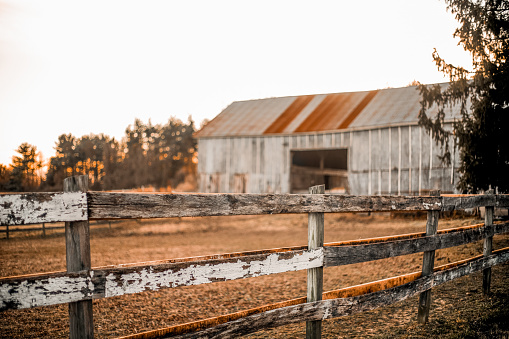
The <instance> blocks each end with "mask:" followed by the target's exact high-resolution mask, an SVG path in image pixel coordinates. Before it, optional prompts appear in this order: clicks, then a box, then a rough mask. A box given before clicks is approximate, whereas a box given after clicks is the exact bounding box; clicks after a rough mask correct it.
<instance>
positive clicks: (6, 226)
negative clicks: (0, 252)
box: [5, 225, 9, 240]
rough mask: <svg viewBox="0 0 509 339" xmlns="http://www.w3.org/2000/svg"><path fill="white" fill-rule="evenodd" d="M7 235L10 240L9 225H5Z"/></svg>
mask: <svg viewBox="0 0 509 339" xmlns="http://www.w3.org/2000/svg"><path fill="white" fill-rule="evenodd" d="M5 235H6V236H7V240H9V225H5Z"/></svg>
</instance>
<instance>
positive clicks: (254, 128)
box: [196, 97, 297, 138]
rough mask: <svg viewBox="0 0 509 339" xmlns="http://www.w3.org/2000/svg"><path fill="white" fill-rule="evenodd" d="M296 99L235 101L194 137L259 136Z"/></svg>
mask: <svg viewBox="0 0 509 339" xmlns="http://www.w3.org/2000/svg"><path fill="white" fill-rule="evenodd" d="M296 98H297V97H285V98H269V99H261V100H249V101H236V102H233V103H232V104H231V105H230V106H228V107H226V108H225V109H224V111H222V112H221V113H220V114H219V115H218V116H216V117H215V118H214V119H213V120H212V121H210V122H209V123H208V124H207V126H205V127H204V128H203V129H202V130H200V131H198V132H197V133H196V137H198V138H202V137H215V136H228V135H261V134H263V132H264V131H265V130H266V129H267V128H269V126H271V125H272V124H273V123H274V121H275V120H276V119H278V118H279V116H280V115H281V114H282V113H283V112H284V111H285V110H286V109H287V108H288V106H290V105H291V104H292V103H293V102H294V101H295V99H296Z"/></svg>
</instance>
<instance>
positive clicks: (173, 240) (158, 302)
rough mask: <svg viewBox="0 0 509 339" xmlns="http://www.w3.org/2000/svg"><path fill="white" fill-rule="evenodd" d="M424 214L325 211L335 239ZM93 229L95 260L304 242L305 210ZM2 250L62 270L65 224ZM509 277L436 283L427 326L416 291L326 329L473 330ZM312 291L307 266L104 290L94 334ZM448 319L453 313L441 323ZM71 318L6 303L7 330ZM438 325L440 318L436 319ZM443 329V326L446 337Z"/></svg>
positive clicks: (338, 277)
mask: <svg viewBox="0 0 509 339" xmlns="http://www.w3.org/2000/svg"><path fill="white" fill-rule="evenodd" d="M479 222H481V221H480V220H474V219H449V220H445V219H442V220H440V222H439V229H446V228H452V227H458V226H464V225H469V224H474V223H479ZM425 223H426V221H425V219H422V218H421V219H411V218H395V219H394V218H390V216H389V215H388V214H377V215H375V214H372V215H367V214H357V215H354V214H327V215H326V217H325V225H326V231H325V241H326V242H336V241H343V240H355V239H361V238H369V237H378V236H388V235H396V234H404V233H413V232H422V231H424V230H425ZM91 237H92V242H91V248H92V265H93V266H104V265H113V264H122V263H133V262H141V261H150V260H160V259H167V258H178V257H188V256H199V255H208V254H215V253H228V252H237V251H248V250H259V249H266V248H275V247H288V246H297V245H305V244H306V243H307V216H306V215H273V216H256V217H252V216H240V217H208V218H182V219H177V218H175V219H164V220H162V219H161V220H150V221H148V220H146V221H142V222H137V221H125V222H121V223H114V224H112V229H111V230H109V229H108V225H107V224H104V225H102V226H101V225H98V226H94V227H93V228H92V236H91ZM507 246H509V236H507V235H499V236H496V237H495V241H494V249H497V248H501V247H507ZM480 253H482V242H476V243H472V244H469V245H464V246H459V247H455V248H452V249H445V250H440V251H437V254H436V264H437V265H442V264H446V263H449V262H453V261H457V260H460V259H465V258H468V257H471V256H474V255H478V254H480ZM0 257H1V258H2V260H1V264H0V275H1V276H3V277H5V276H12V275H19V274H29V273H38V272H48V271H59V270H65V244H64V237H63V230H55V231H50V232H48V235H47V237H46V238H44V239H42V238H41V236H40V233H37V232H35V233H34V232H33V233H22V232H20V233H16V234H14V236H13V238H11V239H10V240H5V239H2V240H0ZM421 264H422V254H415V255H408V256H402V257H398V258H390V259H385V260H378V261H374V262H368V263H362V264H355V265H348V266H342V267H333V268H327V269H325V270H324V290H325V291H328V290H332V289H338V288H341V287H346V286H350V285H356V284H360V283H365V282H369V281H373V280H378V279H383V278H388V277H392V276H396V275H401V274H404V273H410V272H414V271H419V270H420V268H421ZM508 278H509V266H508V265H501V266H500V267H496V268H494V270H493V291H494V294H493V296H492V297H491V299H490V298H484V297H483V296H482V295H481V284H482V282H481V279H482V278H481V277H480V275H479V274H476V275H472V276H469V277H465V278H461V279H458V280H456V281H454V282H451V283H448V284H445V285H443V286H441V287H439V288H437V289H435V290H434V291H433V297H432V298H433V304H432V309H431V315H430V323H429V324H428V325H426V326H424V327H423V326H418V325H417V324H416V314H417V300H416V298H411V299H409V300H407V301H404V302H402V303H398V304H395V305H392V306H389V307H385V308H381V309H378V310H374V311H370V312H366V313H362V314H359V315H354V316H349V317H344V318H339V319H334V320H329V321H325V322H324V325H323V328H324V331H323V332H324V337H330V338H337V337H366V336H379V337H394V336H395V337H422V338H424V337H428V336H431V337H432V336H433V335H434V334H433V333H435V332H436V329H437V328H438V329H443V330H444V331H446V332H444V333H445V336H446V337H447V333H449V332H450V334H451V335H453V334H454V333H470V332H468V331H471V329H470V327H471V324H473V323H475V321H478V320H480V319H481V320H482V319H483V317H482V314H481V313H479V312H481V310H484V311H483V312H484V314H491V313H486V312H487V311H486V310H490V312H491V311H492V310H495V311H497V310H499V308H500V307H502V311H504V307H503V306H500V307H499V308H496V307H494V305H495V304H497V302H499V301H500V300H505V299H503V298H504V297H505V296H507V295H508V294H509V291H508V290H509V288H508V287H507V286H508V285H509V281H508ZM305 294H306V272H304V271H302V272H291V273H284V274H278V275H272V276H266V277H258V278H250V279H244V280H237V281H230V282H223V283H215V284H208V285H200V286H192V287H184V288H175V289H168V290H163V291H158V292H145V293H140V294H136V295H127V296H121V297H114V298H108V299H101V300H97V301H94V324H95V335H96V337H97V338H109V337H115V336H121V335H127V334H131V333H135V332H140V331H148V330H153V329H156V328H161V327H167V326H171V325H175V324H179V323H183V322H189V321H194V320H198V319H204V318H208V317H213V316H218V315H221V314H226V313H231V312H235V311H239V310H244V309H248V308H253V307H257V306H261V305H264V304H267V303H273V302H278V301H284V300H288V299H292V298H297V297H301V296H304V295H305ZM497 298H498V299H497ZM501 298H502V299H501ZM497 305H498V304H497ZM495 306H496V305H495ZM506 307H507V306H506ZM493 317H495V316H493ZM493 317H492V318H493ZM444 319H445V320H447V321H445V323H442V322H443V321H444ZM67 321H68V320H67V305H58V306H50V307H43V308H35V309H29V310H16V311H8V312H4V313H2V314H1V316H0V336H1V337H2V338H33V337H62V338H63V337H68V324H67ZM432 325H433V327H430V326H432ZM452 325H454V326H452ZM437 326H438V327H437ZM469 326H470V327H469ZM500 326H502V327H500ZM500 326H499V330H500V331H502V332H500V333H509V332H503V331H504V329H503V328H504V326H506V325H504V324H503V323H502V324H501V325H500ZM447 329H449V330H447ZM508 330H509V329H508ZM304 331H305V330H304V324H297V325H291V326H284V327H281V328H278V329H274V330H268V331H262V332H259V333H256V334H252V335H250V336H249V337H252V338H262V337H264V338H272V337H283V338H294V337H301V338H302V337H303V336H304ZM434 331H435V332H434ZM447 331H449V332H447ZM461 331H463V332H461ZM465 331H466V332H465ZM472 331H473V330H472ZM444 333H439V334H436V335H437V336H440V337H443V336H444ZM472 333H477V332H475V331H474V332H472ZM494 333H495V332H494ZM452 337H454V336H452ZM474 337H477V335H475V336H474ZM488 337H489V336H488Z"/></svg>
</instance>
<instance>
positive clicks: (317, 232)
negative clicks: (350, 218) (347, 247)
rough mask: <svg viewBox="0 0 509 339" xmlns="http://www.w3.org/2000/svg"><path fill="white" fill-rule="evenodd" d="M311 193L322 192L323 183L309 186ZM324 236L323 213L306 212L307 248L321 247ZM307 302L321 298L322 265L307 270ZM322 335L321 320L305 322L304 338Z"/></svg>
mask: <svg viewBox="0 0 509 339" xmlns="http://www.w3.org/2000/svg"><path fill="white" fill-rule="evenodd" d="M309 193H311V194H324V193H325V185H319V186H313V187H310V188H309ZM323 238H324V213H309V214H308V250H313V249H316V248H320V247H323ZM307 273H308V283H307V284H308V285H307V302H312V301H318V300H322V293H323V267H317V268H311V269H308V270H307ZM321 337H322V321H321V320H317V321H308V322H306V338H307V339H318V338H321Z"/></svg>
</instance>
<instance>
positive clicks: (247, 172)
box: [198, 126, 459, 195]
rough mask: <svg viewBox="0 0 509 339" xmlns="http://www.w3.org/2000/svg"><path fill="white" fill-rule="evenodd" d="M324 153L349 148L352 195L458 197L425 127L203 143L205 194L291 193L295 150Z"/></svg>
mask: <svg viewBox="0 0 509 339" xmlns="http://www.w3.org/2000/svg"><path fill="white" fill-rule="evenodd" d="M323 148H347V149H348V157H349V159H348V185H349V193H350V194H394V195H409V194H410V195H414V194H419V193H421V194H426V193H427V192H428V191H429V190H431V189H440V190H442V192H444V193H445V192H455V189H454V187H455V184H456V182H457V179H458V176H457V174H456V173H455V171H454V170H453V168H452V167H444V166H443V165H442V164H441V163H440V160H439V158H438V156H439V155H440V148H439V147H438V146H436V145H435V143H434V142H433V141H432V140H431V138H430V136H429V135H428V134H427V133H426V132H425V131H424V130H423V129H422V128H421V127H419V126H399V127H398V126H396V127H385V128H375V129H369V130H358V131H342V132H334V133H306V134H293V135H275V136H272V135H271V136H253V137H224V138H200V139H199V140H198V174H199V190H200V191H201V192H210V193H218V192H227V193H243V192H245V193H289V192H290V165H291V156H290V151H291V150H296V149H299V150H306V149H323ZM451 149H452V145H451ZM453 158H454V164H455V168H458V166H459V159H458V158H459V157H458V153H457V151H456V150H455V154H454V155H453ZM430 165H431V167H430ZM451 177H453V179H454V183H452V182H451ZM313 184H321V183H313Z"/></svg>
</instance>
